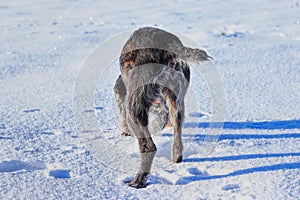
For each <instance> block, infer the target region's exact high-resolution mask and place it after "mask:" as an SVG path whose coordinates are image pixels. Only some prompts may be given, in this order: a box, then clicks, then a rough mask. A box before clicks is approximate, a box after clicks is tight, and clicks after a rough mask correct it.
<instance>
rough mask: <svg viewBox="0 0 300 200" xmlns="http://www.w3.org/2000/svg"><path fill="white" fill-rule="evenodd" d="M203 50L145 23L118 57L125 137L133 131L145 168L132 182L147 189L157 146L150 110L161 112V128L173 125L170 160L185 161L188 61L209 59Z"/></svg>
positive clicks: (118, 90) (119, 100)
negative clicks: (191, 46) (182, 135)
mask: <svg viewBox="0 0 300 200" xmlns="http://www.w3.org/2000/svg"><path fill="white" fill-rule="evenodd" d="M210 58H211V57H209V56H208V55H207V54H206V52H205V51H203V50H198V49H191V48H188V47H184V46H183V44H182V43H181V41H180V40H179V39H178V38H177V37H176V36H175V35H173V34H171V33H168V32H166V31H163V30H161V29H157V28H150V27H145V28H141V29H139V30H137V31H135V32H134V33H133V34H132V35H131V37H130V38H129V40H128V41H127V42H126V44H125V45H124V47H123V50H122V53H121V56H120V67H121V75H120V76H119V78H118V79H117V82H116V85H115V87H114V91H115V96H116V100H117V103H118V106H119V109H120V114H121V124H122V129H123V134H124V135H130V134H131V133H134V134H135V135H136V136H137V138H138V142H139V146H140V153H141V160H142V161H141V167H140V170H139V172H138V174H137V175H136V177H135V178H134V180H132V181H131V182H130V183H129V185H130V186H132V187H136V188H140V187H144V186H145V184H146V181H147V176H148V174H149V172H150V168H151V165H152V160H153V157H154V155H155V152H156V146H155V144H154V143H153V141H152V138H151V135H150V131H149V111H150V112H153V113H154V114H156V115H159V116H161V117H160V119H161V120H160V121H159V120H158V124H159V126H160V127H161V128H163V127H165V125H166V124H167V123H171V125H172V126H173V128H174V143H173V150H172V161H173V162H176V163H177V162H181V161H182V150H183V146H182V141H181V132H182V124H183V118H184V96H185V94H186V92H187V88H188V85H189V82H190V69H189V66H188V64H187V62H188V61H191V62H201V61H205V60H209V59H210Z"/></svg>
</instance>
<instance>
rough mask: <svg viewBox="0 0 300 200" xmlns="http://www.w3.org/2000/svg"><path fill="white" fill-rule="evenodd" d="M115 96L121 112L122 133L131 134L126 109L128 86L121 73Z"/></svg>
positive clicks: (115, 88) (115, 87) (116, 84)
mask: <svg viewBox="0 0 300 200" xmlns="http://www.w3.org/2000/svg"><path fill="white" fill-rule="evenodd" d="M114 93H115V98H116V101H117V104H118V107H119V112H120V116H121V127H122V135H125V136H129V135H130V133H129V130H128V125H127V121H126V110H125V98H126V94H127V92H126V88H125V85H124V82H123V79H122V76H121V75H120V76H119V78H118V79H117V81H116V83H115V86H114Z"/></svg>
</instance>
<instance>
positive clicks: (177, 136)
mask: <svg viewBox="0 0 300 200" xmlns="http://www.w3.org/2000/svg"><path fill="white" fill-rule="evenodd" d="M166 103H167V106H168V108H169V114H170V121H171V123H172V126H173V128H174V142H173V148H172V159H171V160H172V161H173V162H175V163H179V162H182V151H183V145H182V139H181V134H182V124H183V119H184V101H182V102H181V103H180V104H176V97H175V96H174V95H173V94H172V93H171V92H170V91H169V92H168V93H167V94H166ZM177 106H181V107H180V108H178V107H177Z"/></svg>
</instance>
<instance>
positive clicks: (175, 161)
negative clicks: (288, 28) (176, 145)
mask: <svg viewBox="0 0 300 200" xmlns="http://www.w3.org/2000/svg"><path fill="white" fill-rule="evenodd" d="M172 162H174V163H181V162H182V156H178V157H174V158H172Z"/></svg>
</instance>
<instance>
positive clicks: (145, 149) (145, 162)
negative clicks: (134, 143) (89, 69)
mask: <svg viewBox="0 0 300 200" xmlns="http://www.w3.org/2000/svg"><path fill="white" fill-rule="evenodd" d="M130 119H131V118H130V117H129V124H130V129H131V130H132V132H134V133H135V135H136V136H137V138H138V143H139V148H140V155H141V166H140V169H139V171H138V173H137V174H136V176H135V178H134V179H133V180H132V181H131V182H130V183H129V186H131V187H135V188H143V187H145V186H146V182H147V178H148V175H149V173H150V170H151V166H152V162H153V158H154V156H155V153H156V151H157V149H156V146H155V144H154V142H153V140H152V137H151V136H150V132H149V130H148V127H147V126H143V125H142V124H140V123H136V122H134V121H133V120H132V121H131V120H130Z"/></svg>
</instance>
